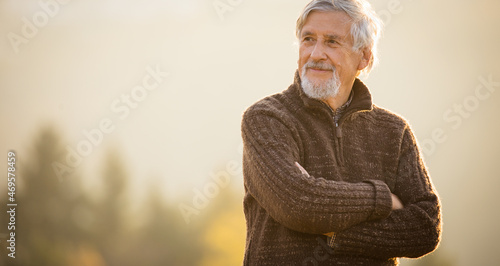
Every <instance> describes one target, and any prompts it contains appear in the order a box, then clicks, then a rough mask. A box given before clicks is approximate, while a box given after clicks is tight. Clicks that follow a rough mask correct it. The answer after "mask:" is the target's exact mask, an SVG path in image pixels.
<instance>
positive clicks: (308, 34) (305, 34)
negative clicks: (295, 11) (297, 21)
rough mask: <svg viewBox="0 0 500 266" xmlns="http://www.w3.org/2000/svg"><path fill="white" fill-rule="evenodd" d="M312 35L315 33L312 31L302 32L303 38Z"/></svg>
mask: <svg viewBox="0 0 500 266" xmlns="http://www.w3.org/2000/svg"><path fill="white" fill-rule="evenodd" d="M311 35H314V33H312V32H311V31H304V32H302V36H301V37H304V36H311Z"/></svg>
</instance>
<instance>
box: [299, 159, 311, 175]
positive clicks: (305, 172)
mask: <svg viewBox="0 0 500 266" xmlns="http://www.w3.org/2000/svg"><path fill="white" fill-rule="evenodd" d="M295 166H297V167H298V168H299V170H300V172H301V173H302V174H304V175H307V176H310V175H309V173H308V172H307V171H306V169H304V167H302V165H300V164H299V163H298V162H295Z"/></svg>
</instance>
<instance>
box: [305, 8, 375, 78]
mask: <svg viewBox="0 0 500 266" xmlns="http://www.w3.org/2000/svg"><path fill="white" fill-rule="evenodd" d="M313 11H322V12H328V11H343V12H345V13H346V14H347V15H348V16H349V17H350V18H351V20H352V24H351V36H352V38H353V43H354V44H353V47H352V49H353V50H354V51H361V50H363V49H365V48H368V49H369V50H370V52H371V58H370V62H369V63H368V66H367V67H366V68H365V69H363V72H365V73H366V74H368V73H369V72H370V71H371V70H372V68H373V67H374V66H375V65H376V63H377V62H378V58H377V42H378V39H379V38H380V33H381V31H382V21H381V20H380V19H379V18H378V16H377V14H376V13H375V12H374V11H373V9H372V7H371V5H370V3H368V2H367V1H366V0H313V1H311V2H310V3H309V4H307V6H306V7H305V8H304V10H303V11H302V14H301V15H300V17H299V19H298V20H297V28H296V35H297V38H299V39H300V35H301V31H302V28H303V27H304V24H305V22H306V20H307V17H308V16H309V14H310V13H311V12H313Z"/></svg>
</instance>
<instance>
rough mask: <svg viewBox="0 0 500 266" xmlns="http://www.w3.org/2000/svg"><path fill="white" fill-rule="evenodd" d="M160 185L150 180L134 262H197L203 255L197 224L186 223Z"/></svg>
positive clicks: (136, 240)
mask: <svg viewBox="0 0 500 266" xmlns="http://www.w3.org/2000/svg"><path fill="white" fill-rule="evenodd" d="M160 188H161V186H160V185H159V184H157V183H152V184H151V185H150V186H149V188H148V190H147V191H148V197H147V199H146V204H145V205H144V208H143V210H144V217H145V218H146V219H145V220H146V223H145V224H144V226H142V228H140V229H139V230H138V231H137V232H136V238H135V241H134V243H135V246H134V248H133V250H134V252H135V253H136V257H135V259H134V263H131V264H130V265H140V264H141V262H144V261H148V262H149V263H148V264H147V265H152V266H155V265H158V266H162V265H172V266H183V265H198V261H199V260H200V258H201V257H202V255H203V252H202V251H203V249H202V248H203V247H202V245H201V243H200V237H199V236H200V227H199V225H196V224H190V225H187V224H186V223H185V222H184V219H183V218H182V216H181V213H180V212H179V211H178V208H176V207H174V206H173V205H171V204H168V203H165V199H164V197H163V196H162V191H161V189H160Z"/></svg>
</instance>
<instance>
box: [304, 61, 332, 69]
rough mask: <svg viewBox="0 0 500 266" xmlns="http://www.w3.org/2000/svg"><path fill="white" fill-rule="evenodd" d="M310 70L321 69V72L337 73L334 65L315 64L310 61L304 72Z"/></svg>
mask: <svg viewBox="0 0 500 266" xmlns="http://www.w3.org/2000/svg"><path fill="white" fill-rule="evenodd" d="M308 68H315V69H321V70H332V71H335V67H334V66H333V65H330V64H327V63H322V62H315V61H308V62H307V63H306V64H305V65H304V70H305V69H308Z"/></svg>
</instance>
